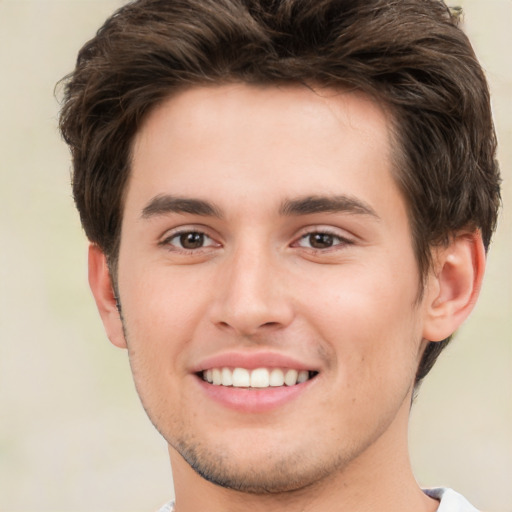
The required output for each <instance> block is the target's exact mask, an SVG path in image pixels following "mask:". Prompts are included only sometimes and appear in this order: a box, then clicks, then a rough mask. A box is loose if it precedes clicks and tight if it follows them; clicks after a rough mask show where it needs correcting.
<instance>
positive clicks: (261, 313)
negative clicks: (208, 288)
mask: <svg viewBox="0 0 512 512" xmlns="http://www.w3.org/2000/svg"><path fill="white" fill-rule="evenodd" d="M285 281H286V278H285V275H284V269H283V268H281V266H280V263H279V257H278V255H277V254H275V253H274V252H273V250H272V248H271V247H270V244H268V243H267V244H265V243H263V242H261V241H259V242H258V241H257V240H256V239H255V238H253V237H248V239H245V240H242V241H240V243H239V244H238V245H237V246H236V247H235V248H234V250H233V253H232V255H231V257H228V258H227V259H226V261H225V262H224V269H223V272H222V276H221V283H220V284H219V290H218V294H217V300H216V302H217V304H216V306H217V307H216V315H215V317H216V318H215V321H216V322H217V323H218V324H221V325H223V326H230V327H231V328H232V329H234V330H235V331H237V332H238V333H239V334H245V335H250V334H254V333H256V332H257V331H258V330H259V329H261V328H263V327H266V328H268V327H275V328H278V327H279V326H284V325H286V324H287V323H289V322H290V321H291V317H292V314H293V313H292V310H291V304H290V302H289V298H288V293H287V290H286V286H285Z"/></svg>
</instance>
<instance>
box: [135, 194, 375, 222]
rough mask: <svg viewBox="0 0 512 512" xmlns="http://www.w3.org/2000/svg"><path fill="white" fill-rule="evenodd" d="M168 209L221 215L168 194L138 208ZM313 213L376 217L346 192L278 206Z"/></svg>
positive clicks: (152, 212)
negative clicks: (345, 193)
mask: <svg viewBox="0 0 512 512" xmlns="http://www.w3.org/2000/svg"><path fill="white" fill-rule="evenodd" d="M168 213H188V214H191V215H200V216H203V217H216V218H219V219H222V218H223V214H222V212H221V210H220V209H219V208H218V207H217V206H215V205H214V204H213V203H211V202H209V201H205V200H203V199H195V198H188V197H179V196H173V195H168V194H162V195H158V196H155V197H154V198H152V199H151V200H150V201H149V203H148V204H147V205H146V206H145V207H144V209H143V210H142V215H141V217H142V218H143V219H149V218H152V217H156V216H159V215H166V214H168ZM314 213H349V214H356V215H369V216H371V217H375V218H376V219H379V218H380V217H379V216H378V215H377V213H376V212H375V210H374V209H373V208H372V207H371V206H370V205H369V204H367V203H365V202H364V201H361V200H360V199H357V198H355V197H351V196H346V195H336V196H305V197H300V198H297V199H287V200H285V201H284V202H283V203H282V204H281V207H280V208H279V214H280V215H283V216H300V215H311V214H314Z"/></svg>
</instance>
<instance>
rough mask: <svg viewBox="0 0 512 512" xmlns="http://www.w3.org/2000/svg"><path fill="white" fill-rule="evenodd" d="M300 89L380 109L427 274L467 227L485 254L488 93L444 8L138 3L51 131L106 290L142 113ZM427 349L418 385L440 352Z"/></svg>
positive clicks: (98, 39) (86, 58)
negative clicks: (181, 98)
mask: <svg viewBox="0 0 512 512" xmlns="http://www.w3.org/2000/svg"><path fill="white" fill-rule="evenodd" d="M235 81H240V82H245V83H249V84H263V85H265V84H269V85H270V84H279V83H302V84H305V85H309V86H312V85H318V86H327V87H334V88H343V89H347V88H353V89H357V90H360V91H363V92H365V93H367V94H369V95H371V96H372V97H373V98H375V99H376V100H377V101H380V102H382V103H383V104H385V105H386V106H387V108H388V109H389V111H390V112H391V113H392V118H393V119H392V124H393V127H394V132H395V134H396V139H397V141H398V144H397V145H398V147H397V148H395V149H396V155H397V159H396V160H397V165H396V176H395V178H396V180H397V183H398V185H399V186H400V189H401V191H402V193H403V194H404V196H405V199H406V202H407V205H408V209H409V219H410V224H411V229H412V233H413V245H414V250H415V254H416V258H417V261H418V266H419V269H420V272H421V275H422V276H425V275H426V273H427V271H428V269H429V265H430V257H431V249H432V246H434V245H437V244H441V243H444V242H446V241H447V240H448V239H449V237H450V235H452V234H453V233H456V232H457V231H459V230H462V229H471V230H476V229H479V230H481V233H482V237H483V241H484V245H485V247H486V248H487V247H488V245H489V242H490V239H491V235H492V232H493V230H494V228H495V224H496V219H497V211H498V207H499V202H500V196H499V182H500V179H499V171H498V166H497V163H496V160H495V152H496V138H495V133H494V128H493V122H492V117H491V109H490V100H489V92H488V87H487V83H486V80H485V77H484V74H483V72H482V69H481V67H480V65H479V64H478V62H477V59H476V57H475V54H474V52H473V50H472V48H471V45H470V43H469V41H468V39H467V37H466V36H465V35H464V33H463V32H462V30H461V29H460V28H459V27H458V22H457V18H456V17H455V16H454V15H452V14H451V12H450V10H449V9H448V8H447V7H446V5H445V4H444V3H443V2H442V1H440V0H138V1H135V2H133V3H129V4H128V5H126V6H124V7H122V8H121V9H119V10H118V11H117V12H116V13H115V14H114V15H113V16H112V17H111V18H109V19H108V20H107V21H106V23H105V24H104V25H103V27H102V28H101V29H100V30H99V31H98V33H97V34H96V36H95V37H94V38H93V39H92V40H90V41H89V42H88V43H87V44H86V45H85V46H84V47H83V48H82V49H81V51H80V53H79V55H78V60H77V65H76V69H75V70H74V72H73V73H72V74H71V75H69V76H68V77H67V79H66V86H65V97H64V104H63V108H62V112H61V118H60V128H61V131H62V134H63V136H64V139H65V140H66V142H67V143H68V144H69V146H70V148H71V151H72V156H73V169H74V171H73V193H74V197H75V201H76V204H77V207H78V210H79V212H80V217H81V221H82V224H83V227H84V229H85V232H86V234H87V236H88V238H89V239H90V240H91V241H92V242H94V243H95V244H97V245H98V246H99V247H100V248H101V249H102V250H103V252H104V253H105V254H106V256H107V258H108V261H109V264H110V265H111V269H112V270H113V274H114V276H113V277H114V279H115V273H116V271H115V268H116V262H117V256H118V248H119V241H120V229H121V220H122V212H123V195H124V192H125V188H126V182H127V178H128V175H129V172H130V150H131V145H132V140H133V137H134V135H135V134H136V132H137V130H138V128H139V127H140V125H141V123H142V121H143V120H144V119H145V117H146V116H147V114H148V112H149V111H150V110H151V109H152V108H154V107H155V105H158V104H159V103H160V102H162V101H163V100H164V99H165V98H167V97H169V96H170V95H172V94H173V92H174V91H176V90H178V89H182V88H186V87H190V86H194V85H208V84H218V83H229V82H235ZM448 341H449V339H447V340H444V341H443V342H438V343H432V342H431V343H430V344H429V345H428V346H427V349H426V351H425V354H424V356H423V359H422V362H421V364H420V367H419V369H418V373H417V382H419V381H421V379H423V377H424V376H425V375H426V374H427V373H428V371H429V370H430V368H431V367H432V365H433V363H434V362H435V360H436V358H437V356H438V354H439V352H440V351H441V350H442V349H443V348H444V346H445V345H446V344H447V343H448Z"/></svg>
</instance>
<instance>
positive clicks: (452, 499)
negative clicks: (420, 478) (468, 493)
mask: <svg viewBox="0 0 512 512" xmlns="http://www.w3.org/2000/svg"><path fill="white" fill-rule="evenodd" d="M423 492H424V493H425V494H426V495H427V496H430V497H431V498H434V499H436V500H439V502H440V505H439V508H438V509H437V512H478V510H477V509H476V508H475V507H473V505H471V503H469V501H468V500H467V499H466V498H464V496H462V495H461V494H459V493H457V492H455V491H454V490H452V489H447V488H442V487H440V488H437V489H423Z"/></svg>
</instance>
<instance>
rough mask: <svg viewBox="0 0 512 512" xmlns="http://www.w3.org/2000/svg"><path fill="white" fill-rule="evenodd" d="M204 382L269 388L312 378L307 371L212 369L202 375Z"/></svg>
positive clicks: (290, 384)
mask: <svg viewBox="0 0 512 512" xmlns="http://www.w3.org/2000/svg"><path fill="white" fill-rule="evenodd" d="M202 377H203V380H205V381H206V382H209V383H210V384H213V385H214V386H233V387H235V388H268V387H270V386H272V387H279V386H284V385H286V386H295V385H296V384H301V383H303V382H306V381H307V380H309V378H310V373H309V371H307V370H300V371H299V370H294V369H285V370H283V369H281V368H272V369H268V368H256V369H255V370H252V371H251V370H247V369H246V368H211V369H208V370H204V371H203V373H202Z"/></svg>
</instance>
